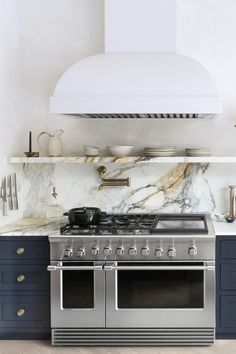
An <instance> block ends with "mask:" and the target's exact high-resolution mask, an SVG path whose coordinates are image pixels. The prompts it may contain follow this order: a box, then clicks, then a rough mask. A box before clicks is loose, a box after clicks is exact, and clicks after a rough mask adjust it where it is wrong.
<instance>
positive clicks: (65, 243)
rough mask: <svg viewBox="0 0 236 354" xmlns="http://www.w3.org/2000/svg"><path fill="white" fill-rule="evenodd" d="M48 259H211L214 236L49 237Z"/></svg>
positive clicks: (213, 252) (213, 250) (213, 253)
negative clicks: (49, 251) (49, 257)
mask: <svg viewBox="0 0 236 354" xmlns="http://www.w3.org/2000/svg"><path fill="white" fill-rule="evenodd" d="M50 242H51V244H50V246H51V247H50V249H51V260H52V261H60V260H66V261H97V260H100V261H103V260H108V261H134V260H140V261H168V262H169V261H183V260H188V261H196V260H214V259H215V239H214V237H208V236H198V237H197V236H193V237H190V236H188V237H187V236H182V237H181V236H178V237H177V236H176V237H168V236H163V237H157V236H147V237H143V236H142V237H132V236H131V237H130V236H126V237H124V236H123V237H120V238H119V237H117V236H114V237H98V236H93V237H91V236H89V237H79V236H68V237H66V236H58V237H55V236H52V237H50Z"/></svg>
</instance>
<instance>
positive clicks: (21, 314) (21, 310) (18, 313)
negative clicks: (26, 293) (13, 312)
mask: <svg viewBox="0 0 236 354" xmlns="http://www.w3.org/2000/svg"><path fill="white" fill-rule="evenodd" d="M25 312H26V311H25V309H19V310H18V311H17V316H18V317H23V316H24V315H25Z"/></svg>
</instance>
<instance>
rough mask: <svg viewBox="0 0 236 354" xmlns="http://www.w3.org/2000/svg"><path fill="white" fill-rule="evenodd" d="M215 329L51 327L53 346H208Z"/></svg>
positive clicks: (212, 339) (212, 338)
mask: <svg viewBox="0 0 236 354" xmlns="http://www.w3.org/2000/svg"><path fill="white" fill-rule="evenodd" d="M213 343H214V328H161V329H152V328H151V329H150V328H146V329H138V328H131V329H130V328H126V329H75V328H60V329H56V328H55V329H52V344H53V345H67V346H73V345H80V346H113V345H116V346H118V345H121V346H122V345H125V346H130V345H132V346H142V345H145V346H147V345H150V346H155V345H158V346H160V345H163V346H164V345H166V346H167V345H168V346H170V345H175V346H176V345H181V346H182V345H211V344H213Z"/></svg>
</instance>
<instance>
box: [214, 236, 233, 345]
mask: <svg viewBox="0 0 236 354" xmlns="http://www.w3.org/2000/svg"><path fill="white" fill-rule="evenodd" d="M216 338H218V339H236V236H217V238H216Z"/></svg>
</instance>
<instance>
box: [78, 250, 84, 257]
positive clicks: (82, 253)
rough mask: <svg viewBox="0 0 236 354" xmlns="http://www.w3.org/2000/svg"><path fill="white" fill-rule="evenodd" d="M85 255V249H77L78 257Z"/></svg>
mask: <svg viewBox="0 0 236 354" xmlns="http://www.w3.org/2000/svg"><path fill="white" fill-rule="evenodd" d="M84 255H85V250H83V249H79V250H78V251H77V257H83V256H84Z"/></svg>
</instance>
